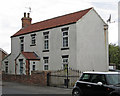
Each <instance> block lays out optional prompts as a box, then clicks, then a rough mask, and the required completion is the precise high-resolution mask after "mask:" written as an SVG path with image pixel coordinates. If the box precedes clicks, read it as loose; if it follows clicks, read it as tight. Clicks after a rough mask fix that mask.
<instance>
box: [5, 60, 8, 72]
mask: <svg viewBox="0 0 120 96" xmlns="http://www.w3.org/2000/svg"><path fill="white" fill-rule="evenodd" d="M5 73H8V61H5Z"/></svg>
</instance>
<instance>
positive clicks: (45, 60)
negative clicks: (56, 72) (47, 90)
mask: <svg viewBox="0 0 120 96" xmlns="http://www.w3.org/2000/svg"><path fill="white" fill-rule="evenodd" d="M43 59H44V70H49V68H48V63H49V60H48V59H49V57H43Z"/></svg>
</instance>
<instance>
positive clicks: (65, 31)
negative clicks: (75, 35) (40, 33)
mask: <svg viewBox="0 0 120 96" xmlns="http://www.w3.org/2000/svg"><path fill="white" fill-rule="evenodd" d="M68 29H69V27H66V28H62V34H63V35H62V36H63V43H62V45H63V46H62V47H68Z"/></svg>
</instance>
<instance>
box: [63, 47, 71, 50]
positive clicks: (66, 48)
mask: <svg viewBox="0 0 120 96" xmlns="http://www.w3.org/2000/svg"><path fill="white" fill-rule="evenodd" d="M69 49H70V48H69V47H65V48H61V50H69Z"/></svg>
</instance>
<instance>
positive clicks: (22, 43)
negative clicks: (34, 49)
mask: <svg viewBox="0 0 120 96" xmlns="http://www.w3.org/2000/svg"><path fill="white" fill-rule="evenodd" d="M20 51H24V37H20Z"/></svg>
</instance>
